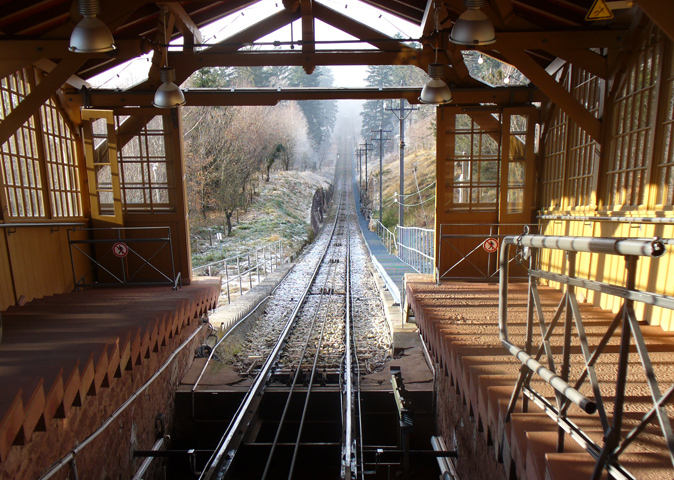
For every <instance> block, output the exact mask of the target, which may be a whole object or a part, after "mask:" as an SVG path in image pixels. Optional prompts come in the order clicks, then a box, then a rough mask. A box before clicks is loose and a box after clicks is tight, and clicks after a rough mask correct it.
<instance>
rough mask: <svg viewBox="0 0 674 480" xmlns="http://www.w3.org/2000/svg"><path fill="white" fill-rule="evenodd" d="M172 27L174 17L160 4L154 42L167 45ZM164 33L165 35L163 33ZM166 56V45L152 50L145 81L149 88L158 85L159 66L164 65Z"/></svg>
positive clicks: (173, 25)
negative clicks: (152, 53) (150, 62)
mask: <svg viewBox="0 0 674 480" xmlns="http://www.w3.org/2000/svg"><path fill="white" fill-rule="evenodd" d="M174 27H175V17H174V16H173V15H172V14H171V13H170V11H169V8H168V7H167V6H162V7H161V11H160V12H159V16H158V18H157V36H156V38H155V42H156V43H160V44H163V45H168V44H169V42H170V41H171V33H172V32H173V28H174ZM164 33H166V35H164ZM167 56H168V47H160V48H158V49H156V50H155V51H154V55H152V64H151V65H150V71H149V72H148V74H147V83H148V84H149V85H150V88H157V87H159V84H160V83H161V80H160V76H159V72H160V71H161V68H162V67H163V66H164V65H166V59H167Z"/></svg>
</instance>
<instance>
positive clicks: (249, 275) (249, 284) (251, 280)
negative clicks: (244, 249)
mask: <svg viewBox="0 0 674 480" xmlns="http://www.w3.org/2000/svg"><path fill="white" fill-rule="evenodd" d="M247 259H248V266H247V267H246V270H248V288H249V289H250V290H252V289H253V270H252V268H251V267H250V253H248V255H247Z"/></svg>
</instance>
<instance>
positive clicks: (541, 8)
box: [513, 0, 579, 27]
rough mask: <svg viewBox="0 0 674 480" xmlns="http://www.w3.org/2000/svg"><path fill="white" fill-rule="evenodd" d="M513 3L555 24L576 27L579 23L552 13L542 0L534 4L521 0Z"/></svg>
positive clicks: (514, 0)
mask: <svg viewBox="0 0 674 480" xmlns="http://www.w3.org/2000/svg"><path fill="white" fill-rule="evenodd" d="M513 3H514V4H515V5H517V8H519V9H520V10H523V11H528V12H530V13H533V14H534V15H537V16H539V17H541V18H547V19H548V20H551V21H552V22H554V23H555V24H557V25H563V26H567V27H578V26H579V24H578V23H577V22H576V21H574V20H570V19H568V18H566V17H563V16H561V15H557V14H555V13H553V12H552V11H551V10H550V8H549V6H548V5H546V4H545V3H543V2H536V5H535V6H534V5H530V4H528V3H525V2H522V1H520V0H513Z"/></svg>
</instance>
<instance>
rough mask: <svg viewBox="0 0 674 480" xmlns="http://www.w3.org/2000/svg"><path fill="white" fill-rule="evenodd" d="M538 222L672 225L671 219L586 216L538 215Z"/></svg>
mask: <svg viewBox="0 0 674 480" xmlns="http://www.w3.org/2000/svg"><path fill="white" fill-rule="evenodd" d="M537 218H538V219H539V220H569V221H574V220H575V221H579V222H612V223H664V224H674V218H672V217H592V216H587V215H579V216H575V215H547V214H546V215H538V217H537Z"/></svg>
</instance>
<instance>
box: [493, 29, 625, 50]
mask: <svg viewBox="0 0 674 480" xmlns="http://www.w3.org/2000/svg"><path fill="white" fill-rule="evenodd" d="M626 35H627V30H579V31H576V32H573V33H571V32H567V31H547V32H499V33H498V35H497V36H496V43H494V44H493V45H488V46H486V47H482V48H481V50H485V51H486V50H497V51H499V50H501V49H527V50H547V49H548V48H563V49H567V50H568V49H573V48H620V47H622V45H623V42H624V41H625V37H626Z"/></svg>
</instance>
